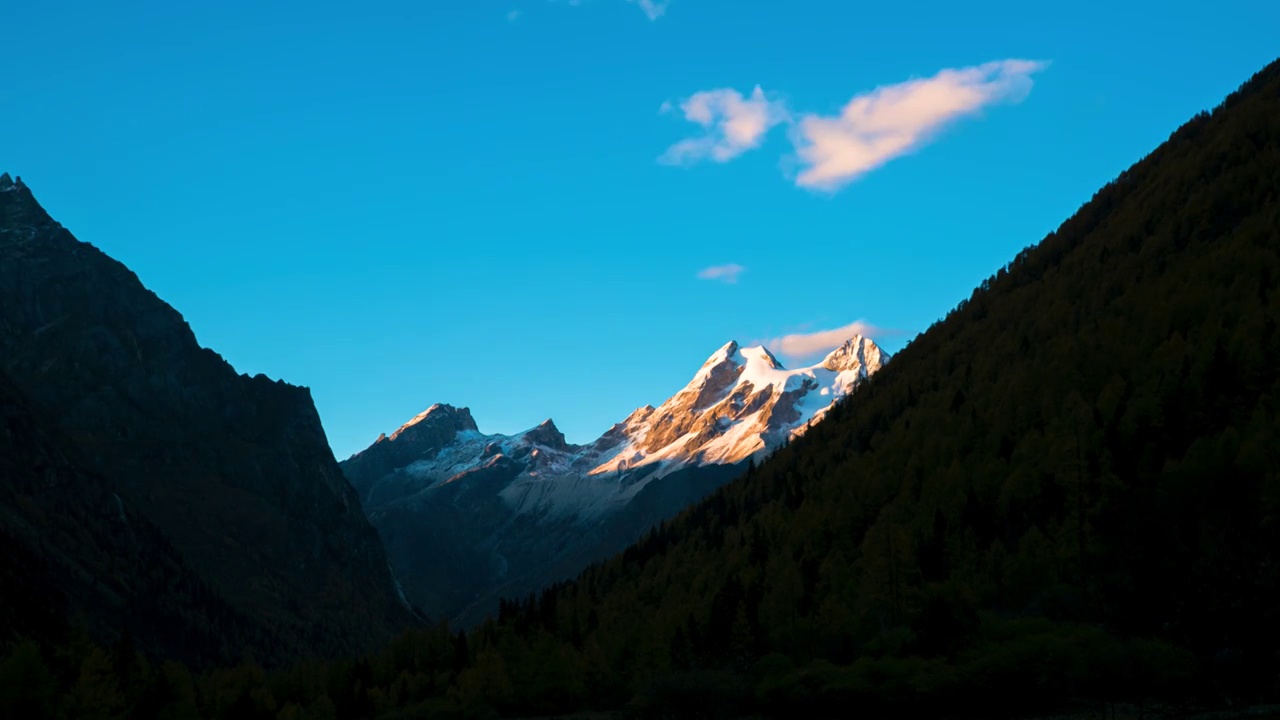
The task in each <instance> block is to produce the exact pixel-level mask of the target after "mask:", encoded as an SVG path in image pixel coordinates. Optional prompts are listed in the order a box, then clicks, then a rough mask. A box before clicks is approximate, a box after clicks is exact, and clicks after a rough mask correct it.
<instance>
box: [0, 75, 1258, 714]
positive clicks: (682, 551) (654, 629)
mask: <svg viewBox="0 0 1280 720" xmlns="http://www.w3.org/2000/svg"><path fill="white" fill-rule="evenodd" d="M993 211H998V208H994V207H993ZM1278 278H1280V63H1273V64H1272V65H1271V66H1269V67H1268V68H1266V69H1265V70H1263V71H1262V72H1261V73H1259V74H1258V75H1257V76H1255V77H1254V78H1253V79H1252V80H1251V81H1250V82H1249V83H1247V84H1246V85H1245V86H1244V87H1243V88H1242V89H1241V90H1240V91H1239V92H1237V93H1235V94H1233V95H1232V96H1231V97H1230V98H1228V99H1227V101H1226V102H1225V103H1224V104H1223V105H1222V106H1221V107H1219V108H1218V109H1216V110H1215V111H1214V112H1213V113H1212V114H1208V113H1206V114H1202V115H1200V116H1197V117H1196V118H1194V119H1193V120H1192V121H1191V122H1189V123H1187V124H1186V125H1185V126H1183V127H1182V128H1181V129H1179V130H1178V131H1177V132H1175V133H1174V134H1173V135H1172V136H1171V137H1170V139H1169V140H1168V142H1166V143H1165V144H1164V145H1162V146H1161V147H1160V148H1159V149H1158V150H1156V151H1155V152H1154V153H1152V154H1151V155H1150V156H1149V157H1147V158H1146V159H1144V160H1142V161H1141V162H1139V163H1138V164H1137V165H1135V166H1134V167H1133V168H1131V169H1130V170H1128V171H1127V172H1125V173H1124V174H1123V175H1121V177H1119V178H1118V179H1117V180H1115V181H1114V182H1112V183H1110V184H1109V185H1107V186H1106V187H1105V188H1103V189H1102V190H1101V191H1099V192H1098V193H1097V195H1096V196H1095V197H1094V198H1093V199H1092V200H1091V201H1090V202H1089V203H1087V204H1086V205H1085V206H1084V207H1083V208H1081V210H1080V211H1079V212H1078V213H1077V214H1076V215H1075V216H1074V217H1072V218H1071V219H1070V220H1068V221H1067V222H1066V223H1064V224H1063V225H1062V227H1061V228H1059V230H1058V231H1057V232H1054V233H1052V234H1051V235H1049V236H1048V237H1047V238H1045V239H1044V240H1043V241H1042V242H1040V243H1039V244H1038V245H1036V246H1035V247H1032V248H1028V249H1027V250H1026V251H1024V252H1022V253H1021V254H1019V255H1018V257H1017V258H1015V259H1014V260H1013V261H1012V262H1010V263H1009V264H1008V265H1007V266H1006V267H1004V268H1001V269H1000V270H999V271H998V272H997V273H996V274H995V275H994V276H993V277H991V278H990V279H989V280H988V281H986V282H984V283H983V285H982V286H981V287H980V288H978V289H977V290H975V291H974V293H973V295H972V296H971V297H970V298H969V299H968V300H966V301H964V302H962V303H960V305H959V306H958V307H956V308H955V309H954V310H953V311H952V312H951V313H949V314H948V315H947V317H946V318H945V319H944V320H942V321H940V322H939V323H937V324H935V325H934V326H933V327H931V328H930V329H929V330H928V331H927V332H925V333H923V334H922V335H921V336H919V337H918V338H917V339H915V340H914V341H913V342H912V343H911V344H910V345H909V346H908V347H907V348H905V349H904V350H903V351H902V352H901V353H900V354H899V355H898V356H897V357H896V358H895V359H894V360H893V361H892V362H891V363H889V364H888V365H887V366H886V367H885V369H883V370H882V371H881V372H880V373H878V374H877V375H876V376H875V377H874V378H872V380H871V381H869V382H867V383H866V384H864V385H863V386H862V387H861V388H860V389H859V390H858V391H857V392H855V393H854V394H853V396H852V397H851V398H850V400H849V401H848V402H846V403H845V404H843V405H841V406H840V407H839V408H837V409H836V410H835V411H834V412H833V414H832V416H831V417H830V418H829V419H828V420H826V421H824V422H822V423H820V424H819V425H817V426H816V427H815V428H813V429H812V430H811V431H810V432H809V433H808V434H806V435H805V436H804V437H802V438H800V439H799V440H797V441H796V442H794V443H793V444H791V445H790V446H789V447H787V448H785V449H784V450H782V451H780V452H779V453H778V454H777V455H775V456H774V457H773V458H772V459H770V460H769V461H768V462H766V463H764V464H762V465H761V466H760V467H759V468H755V469H753V470H751V471H750V472H749V473H748V474H747V476H746V477H744V478H742V479H740V480H738V481H736V482H734V483H731V484H730V485H728V486H726V487H725V488H723V489H721V490H720V491H718V492H717V493H716V494H714V495H713V496H712V497H711V498H710V499H709V500H707V501H705V502H703V503H701V504H700V505H698V506H697V507H695V508H693V509H692V510H690V511H687V512H685V513H684V514H682V515H681V516H680V517H679V518H678V519H677V520H675V521H674V522H672V523H669V524H667V525H665V526H663V527H662V528H660V529H658V530H656V531H655V532H653V533H651V534H650V535H649V537H648V538H647V539H646V540H644V541H643V542H641V543H640V544H638V545H637V546H634V547H632V548H631V549H629V550H627V551H626V552H625V553H623V554H622V555H620V556H617V557H615V558H613V559H612V560H609V561H607V562H605V563H603V564H600V565H597V566H595V567H593V568H592V569H590V570H588V571H587V572H586V573H584V574H583V575H582V576H581V577H580V578H579V579H578V580H577V581H575V582H572V583H568V584H563V585H560V586H558V587H556V588H554V589H552V590H549V591H547V592H545V593H542V594H541V595H540V596H539V597H537V598H531V599H528V600H522V601H518V602H508V603H505V604H504V606H503V609H502V612H501V616H500V617H499V618H498V619H496V620H495V621H492V622H490V623H488V624H486V625H485V626H483V627H482V628H480V629H479V630H477V631H476V632H475V633H473V634H471V635H469V636H453V635H450V634H448V632H447V631H446V630H444V629H437V630H434V631H420V632H417V633H415V634H413V635H409V636H406V637H404V638H402V639H401V640H400V641H398V642H397V643H396V644H395V645H393V646H392V647H391V648H389V649H388V650H387V651H385V652H384V653H382V654H380V655H377V656H374V657H371V658H368V659H366V660H361V661H358V662H354V663H346V664H341V665H336V666H328V667H310V668H299V669H296V670H293V671H291V672H286V673H279V674H274V675H263V674H261V673H259V672H256V671H254V670H253V669H252V668H248V669H245V668H242V669H240V670H237V671H226V672H223V673H220V674H216V675H210V676H208V677H207V678H205V679H204V680H203V681H202V684H201V685H200V688H201V689H200V690H199V692H200V693H201V694H200V695H199V698H198V701H193V705H192V707H197V706H198V708H199V711H200V713H201V714H203V715H205V716H210V717H216V716H229V715H227V713H228V712H229V711H228V710H227V709H226V708H228V707H230V706H231V705H230V703H231V702H232V701H233V700H234V701H236V702H241V703H242V704H241V705H240V706H239V707H241V708H242V709H244V708H249V707H252V708H253V710H254V712H260V713H262V716H264V717H270V716H280V717H325V716H328V717H333V716H335V715H334V714H333V713H335V712H336V713H337V716H342V717H363V716H374V715H378V716H385V717H432V716H437V715H440V716H448V715H453V714H466V713H475V712H485V711H495V712H498V713H502V714H506V715H511V716H520V715H525V716H528V715H533V714H551V713H557V712H568V711H576V710H580V709H584V708H591V707H595V708H617V707H624V706H625V707H629V708H630V709H631V710H633V711H634V712H635V713H637V714H638V715H639V716H648V717H739V716H746V715H752V714H762V715H768V716H775V717H826V716H836V717H895V718H897V717H922V716H923V717H929V716H974V717H1002V716H1013V715H1026V714H1029V713H1040V712H1045V713H1048V712H1056V711H1059V710H1062V709H1069V708H1074V707H1079V706H1080V705H1081V704H1083V705H1085V706H1090V707H1095V708H1096V707H1097V706H1098V705H1097V704H1098V703H1102V702H1108V701H1128V702H1135V703H1138V702H1143V703H1145V702H1152V701H1155V702H1160V703H1166V704H1167V703H1191V704H1206V705H1212V704H1220V703H1228V702H1229V703H1232V704H1236V705H1241V704H1244V705H1247V704H1258V703H1265V702H1275V701H1276V700H1277V698H1278V697H1280V654H1278V652H1280V650H1278V649H1280V602H1278V599H1280V557H1278V554H1280V437H1277V435H1278V430H1280V424H1278V420H1280V418H1278V417H1277V415H1278V414H1280V333H1278V332H1277V323H1278V322H1280V292H1277V287H1276V285H1277V279H1278ZM28 652H30V651H29V650H28ZM13 662H14V661H13V660H10V663H13ZM6 667H8V666H6ZM326 714H327V715H326Z"/></svg>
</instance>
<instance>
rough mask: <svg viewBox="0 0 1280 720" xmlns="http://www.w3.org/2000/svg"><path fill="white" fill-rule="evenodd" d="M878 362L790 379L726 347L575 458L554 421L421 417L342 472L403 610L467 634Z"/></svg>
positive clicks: (752, 452) (769, 359) (442, 411)
mask: <svg viewBox="0 0 1280 720" xmlns="http://www.w3.org/2000/svg"><path fill="white" fill-rule="evenodd" d="M887 359H888V355H887V353H884V352H883V351H882V350H881V349H880V348H879V347H877V346H876V344H875V343H874V342H872V341H871V340H870V339H868V338H864V337H861V336H855V337H853V338H851V339H849V340H848V341H847V342H846V343H844V345H843V346H841V347H840V348H838V349H836V350H835V351H833V352H832V353H830V354H829V355H828V356H827V357H826V358H824V359H823V360H822V362H820V363H818V364H816V365H813V366H810V367H802V368H798V369H791V370H788V369H786V368H784V367H783V366H782V364H781V363H780V362H779V361H778V359H777V358H776V357H775V356H774V355H773V353H771V352H770V351H769V350H768V349H766V348H764V347H747V348H743V347H740V346H739V345H738V343H736V342H730V343H728V344H726V345H724V346H723V347H721V348H720V349H719V350H717V351H716V352H715V353H714V354H713V355H712V356H711V357H710V358H708V359H707V361H706V362H705V363H703V364H702V367H701V368H700V369H699V370H698V371H697V373H696V374H695V375H694V377H693V379H692V380H691V381H690V382H689V384H688V385H686V386H685V387H684V388H683V389H682V390H680V391H679V392H677V393H676V394H675V395H673V396H672V397H671V398H669V399H668V400H667V401H666V402H664V403H662V404H661V405H659V406H658V407H656V408H655V407H653V406H648V405H646V406H645V407H642V408H639V409H638V410H636V411H635V412H633V413H631V415H629V416H628V417H627V418H626V419H625V420H623V421H622V422H620V423H618V424H616V425H614V426H613V427H612V428H610V429H609V431H608V432H606V433H605V434H604V435H602V436H601V437H599V438H598V439H596V440H595V441H593V442H591V443H588V444H586V445H571V444H569V443H568V442H566V440H565V437H564V435H563V434H562V433H561V432H560V431H559V430H558V429H557V428H556V426H555V424H554V423H553V422H552V421H551V420H547V421H546V422H544V423H542V424H541V425H538V426H537V427H535V428H532V429H530V430H527V431H525V432H522V433H517V434H515V435H486V434H484V433H481V432H480V430H479V428H478V426H477V425H476V422H475V420H474V419H473V418H472V417H471V413H470V411H469V410H467V409H466V408H454V407H451V406H448V405H432V406H431V407H430V408H428V409H427V410H426V411H424V412H422V413H421V414H419V415H418V416H416V417H414V418H413V419H412V420H410V421H409V422H407V423H405V424H404V425H403V426H401V427H400V428H399V429H398V430H396V431H395V432H394V433H392V434H391V435H390V436H386V435H384V436H381V437H379V438H378V440H377V441H376V442H374V444H373V445H371V446H370V447H369V448H367V449H365V450H364V451H362V452H360V453H357V454H356V455H354V456H352V457H351V458H349V459H348V460H346V461H344V462H343V463H342V468H343V471H344V472H345V473H346V475H347V477H348V478H349V479H350V480H351V483H352V485H353V486H354V487H355V488H356V491H357V493H358V494H359V495H360V499H361V502H362V503H363V505H364V508H365V511H366V512H367V513H368V515H369V518H370V520H371V521H372V522H373V524H374V526H375V527H376V528H378V530H379V532H380V533H381V535H382V539H383V542H384V543H385V545H386V547H387V549H388V552H389V555H390V557H391V562H392V565H393V567H394V568H395V570H396V572H397V574H398V575H399V577H400V580H401V582H402V583H403V584H404V588H405V592H406V594H407V596H408V598H409V600H410V601H411V602H412V603H414V604H415V606H417V607H418V608H419V609H420V610H421V611H422V612H423V613H425V614H427V615H429V616H444V617H449V618H452V619H455V620H458V621H459V622H461V623H462V624H469V623H472V622H475V621H478V620H481V619H483V618H484V617H485V616H486V615H487V614H488V613H489V612H491V611H492V610H493V609H495V608H496V607H497V601H498V599H499V597H500V596H513V595H518V594H523V593H527V592H531V591H534V590H537V589H539V588H541V587H543V586H545V585H547V584H548V583H551V582H554V581H557V580H561V579H565V578H569V577H572V576H573V575H575V574H576V573H578V572H579V571H581V570H582V569H583V568H584V567H586V566H587V565H588V564H589V563H591V562H593V561H596V560H600V559H603V558H605V557H608V556H609V555H611V554H613V553H614V552H617V551H618V550H621V549H622V548H624V547H626V546H627V545H628V544H630V543H631V542H634V541H635V540H636V539H637V538H639V537H640V535H641V534H643V533H644V532H645V531H647V530H648V529H649V528H650V527H652V526H653V525H654V524H656V523H659V522H661V521H662V520H665V519H667V518H670V517H672V516H674V515H675V514H676V513H678V512H679V511H680V510H682V509H684V508H685V507H687V506H688V505H689V504H691V503H693V502H696V501H697V500H699V499H701V498H702V497H704V496H705V495H706V494H707V493H709V492H710V491H712V490H714V489H715V488H716V487H719V486H720V485H722V484H723V483H725V482H727V481H728V480H730V479H732V478H734V477H736V476H738V475H739V474H741V472H742V470H743V469H745V463H746V461H747V460H748V459H751V458H755V459H762V458H763V457H764V456H765V455H766V454H768V453H769V452H771V451H773V450H775V449H777V448H778V447H780V446H782V445H783V444H784V443H786V442H787V441H789V440H790V439H792V438H794V437H796V436H798V435H800V434H802V433H803V432H804V431H805V430H806V429H807V428H808V427H809V426H810V425H812V424H813V423H814V422H817V421H818V420H820V419H822V417H823V416H824V415H825V414H826V413H827V411H828V410H829V409H830V408H831V407H832V405H833V403H835V402H836V401H837V400H839V399H840V398H842V397H844V396H845V395H846V394H848V393H849V392H850V390H852V389H853V388H854V387H855V386H857V385H858V384H859V383H860V382H862V381H863V380H865V379H866V378H867V377H869V376H870V375H871V374H873V373H875V372H876V371H877V370H879V369H880V367H881V365H882V364H883V363H884V362H885V361H886V360H887Z"/></svg>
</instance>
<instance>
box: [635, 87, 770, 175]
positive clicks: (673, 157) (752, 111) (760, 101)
mask: <svg viewBox="0 0 1280 720" xmlns="http://www.w3.org/2000/svg"><path fill="white" fill-rule="evenodd" d="M674 109H675V108H674V107H673V106H672V104H671V102H670V101H668V102H665V103H663V104H662V107H661V109H660V111H661V112H672V111H673V110H674ZM680 111H681V112H683V113H684V117H685V119H686V120H688V121H689V122H692V123H697V124H698V125H701V126H702V127H703V128H704V129H705V130H706V132H705V133H704V134H703V135H701V136H699V137H692V138H686V139H684V140H681V141H680V142H678V143H676V144H675V145H672V146H671V147H669V148H667V151H666V152H664V153H663V154H662V155H661V156H660V157H659V158H658V162H660V163H663V164H664V165H690V164H693V163H695V162H698V161H700V160H706V159H711V160H714V161H715V162H728V161H730V160H732V159H734V158H735V157H737V156H739V155H741V154H742V153H744V152H746V151H748V150H751V149H752V148H756V147H759V145H760V142H761V140H763V139H764V136H765V134H767V133H768V132H769V130H771V129H772V128H773V127H775V126H776V125H778V124H780V123H783V122H786V121H787V119H788V117H789V116H788V114H787V109H786V106H785V105H784V104H783V103H782V101H780V100H770V99H769V98H768V97H766V96H765V93H764V90H762V89H760V86H759V85H757V86H756V88H755V90H753V91H752V92H751V96H750V97H743V96H742V94H741V93H739V92H738V91H737V90H733V89H731V88H720V89H717V90H703V91H702V92H697V93H694V94H693V95H691V96H690V97H689V98H688V99H686V100H684V101H683V102H681V103H680Z"/></svg>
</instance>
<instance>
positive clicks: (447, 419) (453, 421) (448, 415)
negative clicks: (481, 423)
mask: <svg viewBox="0 0 1280 720" xmlns="http://www.w3.org/2000/svg"><path fill="white" fill-rule="evenodd" d="M419 425H422V426H424V429H425V428H426V427H431V428H433V429H434V428H452V430H453V432H459V431H462V430H475V429H476V421H475V420H474V419H473V418H472V417H471V411H470V410H468V409H467V408H456V407H454V406H452V405H442V404H439V403H437V404H435V405H432V406H431V407H429V408H427V409H426V410H423V411H422V412H420V413H418V414H417V415H415V416H414V417H413V419H411V420H409V422H407V423H405V424H403V425H401V426H400V428H399V429H398V430H396V431H395V432H393V433H391V440H398V439H400V437H401V436H403V435H405V434H406V433H414V428H416V427H418V426H419Z"/></svg>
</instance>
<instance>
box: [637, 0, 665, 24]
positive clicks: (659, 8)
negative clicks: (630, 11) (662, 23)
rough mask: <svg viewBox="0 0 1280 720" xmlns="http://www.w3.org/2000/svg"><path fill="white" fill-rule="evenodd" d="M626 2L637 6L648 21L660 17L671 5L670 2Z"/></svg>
mask: <svg viewBox="0 0 1280 720" xmlns="http://www.w3.org/2000/svg"><path fill="white" fill-rule="evenodd" d="M627 2H629V3H633V4H635V5H639V6H640V9H641V10H642V11H644V14H645V15H646V16H647V17H648V18H649V19H650V20H657V19H658V18H660V17H662V14H663V13H665V12H666V11H667V6H668V5H670V4H671V0H627Z"/></svg>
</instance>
